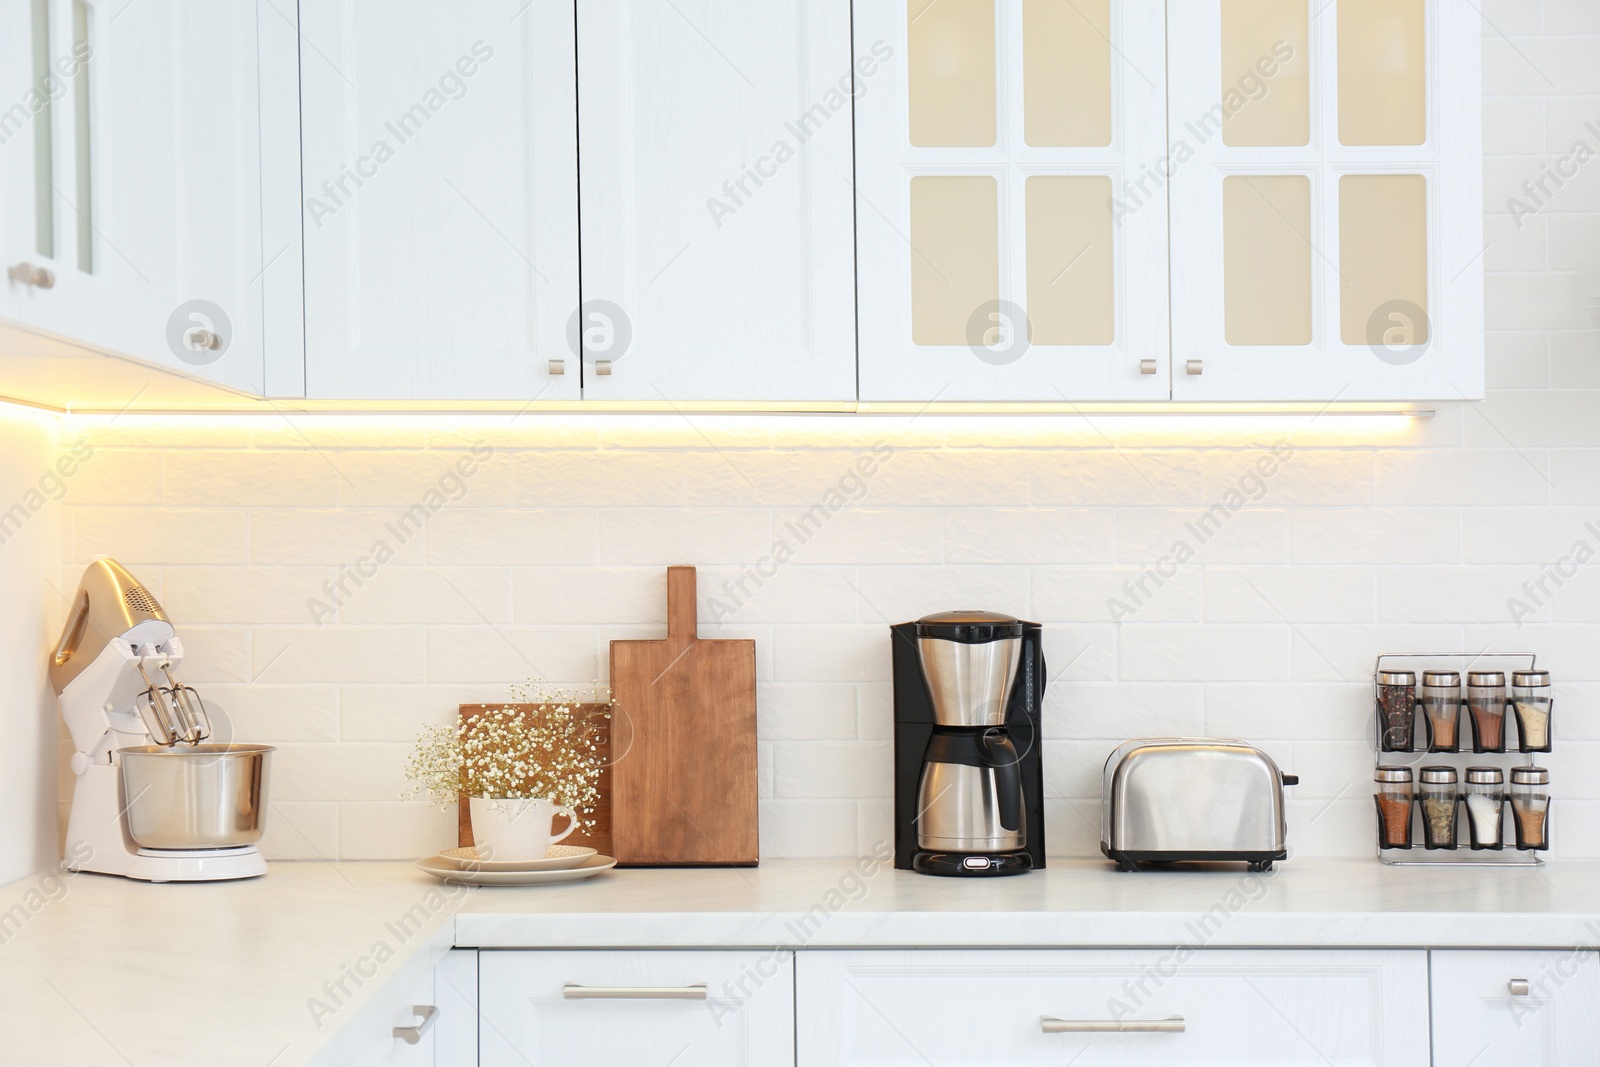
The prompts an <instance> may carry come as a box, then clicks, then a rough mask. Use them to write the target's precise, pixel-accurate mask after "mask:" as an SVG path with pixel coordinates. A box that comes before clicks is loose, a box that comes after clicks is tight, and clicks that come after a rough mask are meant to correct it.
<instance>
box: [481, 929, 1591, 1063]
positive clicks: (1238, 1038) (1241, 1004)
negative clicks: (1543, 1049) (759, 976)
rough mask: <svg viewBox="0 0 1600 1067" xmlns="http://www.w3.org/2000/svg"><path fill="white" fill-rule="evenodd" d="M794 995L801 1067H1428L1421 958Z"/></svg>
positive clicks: (1026, 975)
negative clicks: (955, 1065)
mask: <svg viewBox="0 0 1600 1067" xmlns="http://www.w3.org/2000/svg"><path fill="white" fill-rule="evenodd" d="M796 986H797V994H796V1001H795V1002H796V1005H797V1014H798V1018H799V1033H798V1039H799V1040H798V1059H799V1063H800V1064H801V1067H825V1065H826V1067H834V1065H844V1064H861V1065H865V1064H872V1065H873V1067H888V1065H891V1064H907V1065H912V1064H917V1065H923V1064H928V1063H948V1062H960V1063H968V1064H974V1065H976V1064H1001V1063H1056V1064H1060V1063H1073V1064H1076V1065H1078V1067H1090V1065H1092V1064H1111V1063H1115V1064H1130V1063H1155V1062H1161V1063H1190V1064H1229V1065H1232V1067H1239V1065H1243V1064H1263V1065H1266V1064H1272V1065H1277V1067H1283V1065H1288V1064H1308V1065H1309V1064H1325V1063H1337V1064H1340V1065H1341V1067H1357V1065H1369V1064H1370V1065H1372V1067H1417V1065H1419V1064H1426V1063H1427V1062H1428V1056H1429V1048H1428V958H1427V953H1426V952H1423V951H1421V950H1412V951H1387V950H1372V951H1297V950H1261V951H1240V950H1224V949H1218V950H1214V951H1213V950H1191V949H1187V948H1176V949H1162V950H1137V951H1134V950H1115V951H1098V950H1096V951H1088V950H1085V951H1050V950H1037V951H1032V950H1006V951H989V950H955V951H838V952H834V951H808V952H803V953H801V954H800V956H799V960H798V963H797V965H796ZM489 1062H491V1061H488V1060H485V1063H489ZM495 1062H498V1061H495ZM1483 1062H1484V1063H1488V1062H1490V1061H1483ZM1493 1062H1496V1063H1501V1062H1511V1061H1503V1060H1496V1061H1493ZM1563 1062H1579V1061H1575V1060H1574V1061H1563Z"/></svg>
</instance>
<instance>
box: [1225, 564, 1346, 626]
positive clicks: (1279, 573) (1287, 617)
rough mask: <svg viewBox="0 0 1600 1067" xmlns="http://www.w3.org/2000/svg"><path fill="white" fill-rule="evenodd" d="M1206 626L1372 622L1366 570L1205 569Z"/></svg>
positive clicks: (1299, 567) (1312, 568)
mask: <svg viewBox="0 0 1600 1067" xmlns="http://www.w3.org/2000/svg"><path fill="white" fill-rule="evenodd" d="M1205 576H1206V592H1205V597H1206V621H1207V622H1279V623H1282V622H1290V621H1292V622H1296V623H1300V622H1371V621H1372V618H1373V573H1372V570H1371V569H1370V568H1366V567H1308V566H1304V565H1300V566H1292V567H1248V568H1246V567H1207V568H1206V569H1205Z"/></svg>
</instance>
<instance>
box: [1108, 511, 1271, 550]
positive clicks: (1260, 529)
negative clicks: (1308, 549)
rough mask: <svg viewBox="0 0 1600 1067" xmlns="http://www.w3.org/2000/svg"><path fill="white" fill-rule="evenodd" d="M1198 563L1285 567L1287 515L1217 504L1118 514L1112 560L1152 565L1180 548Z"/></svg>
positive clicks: (1120, 512) (1121, 512) (1119, 512)
mask: <svg viewBox="0 0 1600 1067" xmlns="http://www.w3.org/2000/svg"><path fill="white" fill-rule="evenodd" d="M1180 543H1181V544H1183V545H1184V546H1186V548H1187V550H1188V551H1189V552H1192V553H1194V558H1195V559H1196V560H1198V561H1200V562H1202V563H1287V562H1289V513H1288V512H1286V511H1282V510H1275V509H1271V508H1263V507H1260V506H1257V505H1252V504H1245V505H1243V506H1241V507H1240V508H1239V509H1238V510H1237V511H1233V510H1230V509H1229V508H1228V506H1227V504H1226V503H1225V502H1224V501H1223V500H1222V499H1221V498H1218V499H1217V500H1214V501H1212V502H1211V503H1210V504H1209V505H1208V506H1207V507H1206V508H1205V509H1197V510H1194V511H1167V510H1156V509H1148V510H1138V511H1135V510H1133V509H1129V508H1123V509H1122V510H1120V511H1118V512H1117V558H1118V559H1119V560H1120V561H1121V562H1124V563H1136V564H1146V563H1148V564H1155V563H1158V562H1160V561H1161V560H1163V559H1166V558H1168V557H1175V556H1176V554H1177V553H1178V548H1177V546H1178V545H1179V544H1180Z"/></svg>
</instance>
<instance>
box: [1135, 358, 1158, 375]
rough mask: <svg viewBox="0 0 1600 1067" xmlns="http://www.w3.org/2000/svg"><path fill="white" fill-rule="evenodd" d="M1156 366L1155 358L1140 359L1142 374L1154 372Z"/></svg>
mask: <svg viewBox="0 0 1600 1067" xmlns="http://www.w3.org/2000/svg"><path fill="white" fill-rule="evenodd" d="M1156 368H1157V364H1156V361H1155V360H1153V359H1141V360H1140V361H1139V373H1140V374H1154V373H1155V372H1156Z"/></svg>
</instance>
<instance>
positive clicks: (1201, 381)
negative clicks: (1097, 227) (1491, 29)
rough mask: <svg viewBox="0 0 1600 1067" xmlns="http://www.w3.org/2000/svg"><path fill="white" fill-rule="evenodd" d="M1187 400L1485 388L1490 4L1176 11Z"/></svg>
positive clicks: (1198, 4)
mask: <svg viewBox="0 0 1600 1067" xmlns="http://www.w3.org/2000/svg"><path fill="white" fill-rule="evenodd" d="M1167 20H1168V27H1167V29H1168V34H1169V36H1170V37H1171V39H1172V40H1173V41H1174V42H1181V43H1182V47H1178V48H1174V49H1172V50H1171V52H1170V56H1169V62H1170V76H1169V80H1170V111H1169V115H1168V122H1167V126H1168V129H1169V131H1170V145H1169V149H1168V153H1167V158H1166V160H1165V161H1164V163H1165V166H1164V167H1163V168H1162V169H1163V171H1164V172H1165V173H1166V174H1168V175H1169V176H1170V185H1169V189H1170V197H1171V207H1172V303H1173V307H1172V343H1173V352H1174V359H1175V361H1176V365H1175V366H1174V369H1173V397H1174V399H1177V400H1290V401H1293V400H1321V401H1333V400H1422V399H1439V400H1460V399H1466V398H1479V397H1481V396H1482V395H1483V274H1482V257H1483V252H1484V244H1483V223H1482V217H1483V195H1482V182H1483V178H1482V104H1481V98H1482V88H1481V74H1480V67H1481V60H1480V51H1481V49H1482V38H1481V34H1482V28H1481V24H1482V16H1481V15H1480V14H1479V13H1478V11H1477V10H1476V9H1475V8H1474V7H1473V5H1471V4H1458V3H1452V2H1447V0H1183V2H1182V3H1174V4H1171V5H1169V6H1168V10H1167Z"/></svg>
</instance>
